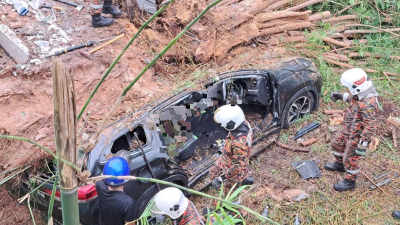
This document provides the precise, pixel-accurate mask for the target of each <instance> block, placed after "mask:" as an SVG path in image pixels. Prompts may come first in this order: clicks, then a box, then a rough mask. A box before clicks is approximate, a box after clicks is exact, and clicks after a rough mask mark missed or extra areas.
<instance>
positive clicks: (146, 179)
mask: <svg viewBox="0 0 400 225" xmlns="http://www.w3.org/2000/svg"><path fill="white" fill-rule="evenodd" d="M107 178H113V179H119V180H125V179H128V180H139V181H145V182H152V183H159V184H164V185H168V186H172V187H176V188H179V189H181V190H184V191H186V192H190V193H192V194H196V195H200V196H203V197H206V198H211V199H214V200H217V201H221V202H224V203H226V204H227V205H228V206H231V207H235V208H239V209H243V210H245V211H247V212H249V213H251V214H253V215H254V216H256V217H257V218H258V219H259V220H261V221H263V222H265V221H268V222H269V223H271V224H277V225H279V223H277V222H275V221H273V220H271V219H270V218H268V217H265V216H262V215H260V214H259V213H257V212H255V211H253V210H252V209H250V208H248V207H246V206H243V205H239V204H234V203H232V202H230V201H227V200H224V199H221V198H217V197H214V196H212V195H209V194H206V193H203V192H200V191H196V190H193V189H190V188H185V187H183V186H181V185H178V184H174V183H172V182H168V181H164V180H158V179H154V178H147V177H135V176H110V175H102V176H97V177H90V178H87V179H86V180H85V182H94V181H96V180H101V179H107Z"/></svg>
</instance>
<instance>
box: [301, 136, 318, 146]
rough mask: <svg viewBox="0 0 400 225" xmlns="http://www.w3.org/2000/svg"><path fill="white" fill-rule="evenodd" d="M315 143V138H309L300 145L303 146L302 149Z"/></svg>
mask: <svg viewBox="0 0 400 225" xmlns="http://www.w3.org/2000/svg"><path fill="white" fill-rule="evenodd" d="M315 142H317V139H316V138H310V139H308V140H305V141H303V142H301V143H300V145H301V146H303V147H307V146H310V145H312V144H314V143H315Z"/></svg>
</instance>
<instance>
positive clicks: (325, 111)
mask: <svg viewBox="0 0 400 225" xmlns="http://www.w3.org/2000/svg"><path fill="white" fill-rule="evenodd" d="M324 113H325V114H327V115H333V114H344V111H343V110H334V109H325V110H324Z"/></svg>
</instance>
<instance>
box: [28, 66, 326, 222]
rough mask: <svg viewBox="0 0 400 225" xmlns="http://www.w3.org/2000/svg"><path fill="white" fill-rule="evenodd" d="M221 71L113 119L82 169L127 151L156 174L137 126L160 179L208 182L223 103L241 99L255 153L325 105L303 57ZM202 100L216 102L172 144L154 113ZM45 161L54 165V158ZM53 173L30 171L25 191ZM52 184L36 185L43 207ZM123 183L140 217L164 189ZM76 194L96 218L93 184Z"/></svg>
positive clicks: (96, 169) (138, 170)
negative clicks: (198, 84)
mask: <svg viewBox="0 0 400 225" xmlns="http://www.w3.org/2000/svg"><path fill="white" fill-rule="evenodd" d="M217 78H218V79H213V80H212V81H210V82H208V83H206V84H205V85H204V89H203V90H198V91H183V92H181V93H179V94H177V95H174V96H172V97H167V98H166V99H160V100H158V101H156V102H154V103H152V104H149V105H147V106H145V107H144V108H142V109H141V110H140V111H139V114H138V113H136V114H132V115H128V116H126V117H124V118H122V119H120V120H118V121H116V122H114V123H113V124H111V125H110V126H108V127H107V128H106V129H105V130H104V131H103V132H102V134H101V135H100V138H99V140H98V141H97V143H95V144H96V145H95V147H94V148H93V149H92V150H91V151H90V152H89V153H87V154H82V158H81V160H83V161H84V165H83V168H82V170H89V171H90V172H91V176H98V175H101V173H102V170H103V166H104V164H105V163H106V161H107V159H109V158H111V157H113V156H115V155H121V156H123V157H125V158H126V159H127V160H128V162H129V164H130V170H131V175H133V176H140V177H149V178H150V177H152V173H151V172H150V171H149V166H148V165H146V162H145V160H144V159H143V156H142V151H141V150H140V148H139V147H138V143H137V141H136V139H135V136H134V133H135V132H136V133H137V134H138V138H139V139H140V142H141V144H142V146H143V149H144V152H145V155H146V156H147V158H148V160H149V163H150V164H151V168H152V170H153V173H154V175H155V177H156V178H157V179H161V180H166V181H170V182H173V183H176V184H179V185H182V186H185V187H190V188H195V189H197V190H202V189H204V188H205V187H207V186H208V185H209V184H210V180H209V179H204V178H205V177H206V175H207V173H208V170H209V168H210V166H211V165H212V164H213V163H214V162H215V160H216V159H217V158H218V157H219V156H220V154H221V153H220V151H219V147H221V144H223V141H222V140H224V139H225V137H226V136H227V131H226V130H225V129H223V128H222V127H221V126H220V125H219V124H216V123H215V122H214V120H213V113H214V111H215V110H216V108H218V106H222V105H225V104H229V103H231V102H232V101H235V102H236V103H237V104H239V106H240V107H241V108H242V109H243V111H244V112H245V115H246V119H247V120H248V121H249V122H250V124H251V126H252V129H253V145H252V156H256V155H257V154H259V153H260V152H262V151H264V150H265V149H266V148H268V147H269V146H270V145H271V144H272V143H273V137H276V136H277V134H279V132H280V131H281V129H287V128H289V126H290V125H292V124H293V123H294V122H295V121H296V120H298V119H299V118H300V117H302V116H303V115H305V114H308V113H311V112H312V111H314V110H316V109H317V108H318V106H319V100H320V94H321V87H322V78H321V75H320V74H319V73H318V71H317V69H316V67H315V65H314V64H313V63H312V62H311V61H310V60H308V59H305V58H293V59H289V60H287V61H284V62H281V63H279V64H277V65H275V66H274V67H273V68H269V69H268V68H266V69H245V70H238V71H232V72H226V73H222V74H218V77H217ZM204 102H214V103H215V104H212V105H211V106H208V107H205V108H204V109H201V115H200V116H188V117H187V118H186V119H185V120H184V122H186V124H188V123H187V122H190V125H189V126H188V125H185V126H186V127H185V132H186V136H187V138H186V139H185V141H184V142H183V143H180V144H176V143H172V144H171V143H170V141H169V139H167V138H166V136H165V131H164V133H163V131H160V130H157V129H154V127H153V128H151V127H149V124H150V123H149V122H148V121H149V118H153V119H154V115H161V114H162V113H163V112H165V111H166V110H168V109H171V107H177V106H185V107H186V108H188V109H189V108H190V107H191V106H193V105H196V104H197V105H201V103H204ZM192 108H193V107H192ZM134 115H139V116H137V117H135V116H134ZM172 135H173V134H172ZM221 141H222V142H221ZM217 143H219V144H217ZM170 151H173V152H174V153H175V154H174V155H173V156H171V154H167V153H166V152H170ZM45 167H46V168H48V169H50V170H52V171H56V167H55V166H54V165H52V164H51V163H48V165H47V166H45ZM49 177H50V175H49V174H47V173H39V174H26V177H25V180H23V182H21V183H22V185H21V188H22V190H23V192H25V193H26V192H27V191H28V190H29V188H30V187H32V186H30V185H33V186H37V185H39V184H40V183H41V182H43V181H45V180H46V179H47V178H49ZM33 178H35V179H34V181H35V182H34V184H32V180H33ZM52 187H53V185H52V183H51V182H48V183H47V184H46V185H44V187H43V188H42V189H41V190H39V191H38V195H37V197H36V199H35V201H36V202H37V204H38V206H39V209H43V210H44V211H45V212H47V208H48V205H49V201H50V195H51V192H52ZM161 188H165V187H164V186H161ZM124 191H125V192H126V193H127V194H128V195H129V196H131V197H132V198H133V199H134V200H135V201H136V202H137V212H136V216H137V217H139V216H140V215H141V213H142V212H143V211H144V209H145V207H146V205H147V203H148V201H149V200H150V199H151V198H152V197H153V196H154V195H155V194H156V193H157V191H158V189H157V186H156V185H155V184H153V183H146V182H141V181H129V182H128V183H127V184H126V185H125V187H124ZM59 197H60V195H59V191H58V190H57V192H56V199H55V203H54V210H53V218H54V220H55V223H56V224H61V222H60V221H62V219H61V218H62V217H61V213H62V210H61V203H60V199H59ZM78 199H79V212H80V220H81V222H82V224H97V215H98V209H97V205H98V198H97V193H96V189H95V186H94V185H92V184H90V185H85V186H81V187H79V190H78Z"/></svg>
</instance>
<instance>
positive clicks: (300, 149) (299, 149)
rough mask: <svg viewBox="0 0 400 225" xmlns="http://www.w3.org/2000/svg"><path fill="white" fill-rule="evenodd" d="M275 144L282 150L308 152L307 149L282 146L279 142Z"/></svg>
mask: <svg viewBox="0 0 400 225" xmlns="http://www.w3.org/2000/svg"><path fill="white" fill-rule="evenodd" d="M275 143H276V146H278V147H281V148H284V149H288V150H292V151H293V152H310V149H309V148H301V147H295V146H289V145H285V144H282V143H281V142H279V141H276V142H275Z"/></svg>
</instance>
